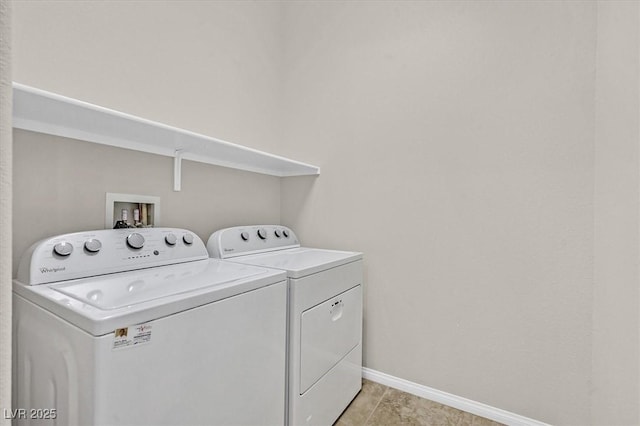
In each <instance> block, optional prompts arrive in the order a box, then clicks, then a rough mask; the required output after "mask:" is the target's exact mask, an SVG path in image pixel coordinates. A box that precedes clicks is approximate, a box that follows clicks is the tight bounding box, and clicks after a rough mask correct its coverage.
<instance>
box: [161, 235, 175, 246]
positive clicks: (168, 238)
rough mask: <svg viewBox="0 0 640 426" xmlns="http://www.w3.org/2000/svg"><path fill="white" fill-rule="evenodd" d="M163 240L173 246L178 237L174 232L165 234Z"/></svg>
mask: <svg viewBox="0 0 640 426" xmlns="http://www.w3.org/2000/svg"><path fill="white" fill-rule="evenodd" d="M164 241H165V242H166V243H167V244H169V245H170V246H175V245H176V243H177V242H178V237H176V236H175V234H167V236H165V237H164Z"/></svg>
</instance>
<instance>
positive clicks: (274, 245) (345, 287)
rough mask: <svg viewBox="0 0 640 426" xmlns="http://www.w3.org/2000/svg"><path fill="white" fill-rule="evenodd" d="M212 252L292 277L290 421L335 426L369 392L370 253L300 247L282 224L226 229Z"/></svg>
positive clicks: (216, 237) (212, 241)
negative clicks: (365, 265)
mask: <svg viewBox="0 0 640 426" xmlns="http://www.w3.org/2000/svg"><path fill="white" fill-rule="evenodd" d="M207 249H208V251H209V254H210V255H211V256H212V257H215V258H220V259H225V260H227V261H230V262H237V263H241V264H245V265H254V266H262V267H267V268H273V269H279V270H284V271H286V272H287V277H288V284H289V301H288V315H289V331H288V368H287V371H288V380H287V382H288V387H287V405H288V408H287V422H288V424H289V425H295V426H297V425H331V424H333V423H334V422H335V420H336V419H337V418H338V417H339V416H340V414H341V413H342V411H343V410H344V409H345V408H346V407H347V406H348V405H349V403H350V402H351V401H352V400H353V398H354V397H355V396H356V395H357V394H358V392H359V391H360V389H361V387H362V281H363V279H362V278H363V277H362V253H356V252H345V251H335V250H322V249H315V248H306V247H300V243H299V241H298V238H297V237H296V235H295V233H294V232H293V231H292V230H291V229H289V228H287V227H285V226H277V225H260V226H240V227H234V228H227V229H222V230H219V231H217V232H215V233H214V234H212V235H211V237H210V238H209V240H208V242H207Z"/></svg>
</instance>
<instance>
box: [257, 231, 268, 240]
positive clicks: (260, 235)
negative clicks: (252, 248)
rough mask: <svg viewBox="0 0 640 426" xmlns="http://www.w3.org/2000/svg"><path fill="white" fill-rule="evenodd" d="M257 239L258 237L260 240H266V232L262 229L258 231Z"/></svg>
mask: <svg viewBox="0 0 640 426" xmlns="http://www.w3.org/2000/svg"><path fill="white" fill-rule="evenodd" d="M258 237H260V239H261V240H266V239H267V231H265V230H264V229H258Z"/></svg>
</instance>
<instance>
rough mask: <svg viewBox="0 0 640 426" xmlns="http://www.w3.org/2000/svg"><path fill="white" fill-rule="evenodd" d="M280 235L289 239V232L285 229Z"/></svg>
mask: <svg viewBox="0 0 640 426" xmlns="http://www.w3.org/2000/svg"><path fill="white" fill-rule="evenodd" d="M282 235H284V236H285V238H289V231H287V230H286V229H283V230H282Z"/></svg>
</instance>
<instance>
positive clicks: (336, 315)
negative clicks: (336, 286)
mask: <svg viewBox="0 0 640 426" xmlns="http://www.w3.org/2000/svg"><path fill="white" fill-rule="evenodd" d="M343 310H344V302H343V301H342V299H340V300H337V301H336V302H334V303H333V304H332V305H331V309H330V310H329V314H330V315H331V321H334V322H335V321H338V320H339V319H340V318H342V311H343Z"/></svg>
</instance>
